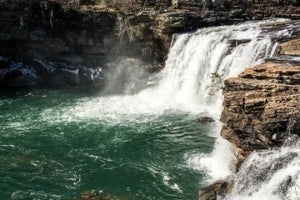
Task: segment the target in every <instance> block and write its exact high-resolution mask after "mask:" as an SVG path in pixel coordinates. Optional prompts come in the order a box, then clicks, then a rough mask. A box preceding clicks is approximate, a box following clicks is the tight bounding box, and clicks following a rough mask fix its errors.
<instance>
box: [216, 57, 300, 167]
mask: <svg viewBox="0 0 300 200" xmlns="http://www.w3.org/2000/svg"><path fill="white" fill-rule="evenodd" d="M299 100H300V64H295V63H293V64H291V63H282V62H281V63H276V62H266V63H264V64H261V65H258V66H255V67H253V68H249V69H246V70H245V71H244V72H243V73H241V74H240V75H239V77H237V78H230V79H228V80H226V81H225V89H224V110H223V112H222V115H221V121H222V122H223V123H224V124H225V125H224V127H223V129H222V132H221V135H222V136H223V137H224V138H225V139H227V140H229V141H230V142H231V143H232V144H233V146H234V148H235V149H236V151H237V153H238V160H239V163H241V162H242V161H243V160H244V159H245V158H246V157H247V156H248V155H249V154H250V153H251V152H252V151H253V150H256V149H267V148H270V147H273V146H276V145H280V144H281V143H282V142H283V140H284V138H285V136H286V134H288V133H291V134H299V132H300V121H299V120H300V104H299Z"/></svg>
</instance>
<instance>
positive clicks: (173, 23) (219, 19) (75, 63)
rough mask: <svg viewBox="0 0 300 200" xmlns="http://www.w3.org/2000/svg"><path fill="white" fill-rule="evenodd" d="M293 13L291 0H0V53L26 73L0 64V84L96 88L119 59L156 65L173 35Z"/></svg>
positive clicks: (297, 16) (296, 15) (156, 67)
mask: <svg viewBox="0 0 300 200" xmlns="http://www.w3.org/2000/svg"><path fill="white" fill-rule="evenodd" d="M299 13H300V8H299V2H298V1H288V0H284V1H280V2H279V1H273V0H265V1H247V2H245V1H237V0H235V1H232V0H224V1H210V0H203V1H200V0H193V1H186V0H147V1H144V0H127V1H125V0H118V1H106V0H68V1H61V0H45V1H38V0H29V1H28V0H27V1H25V0H17V1H8V0H1V1H0V27H1V28H0V30H1V32H0V55H1V56H3V57H5V58H6V59H8V60H9V62H10V63H11V62H21V63H23V64H22V66H23V67H20V66H19V68H18V69H23V68H24V69H25V70H27V71H28V70H29V71H32V72H34V73H32V75H33V76H31V77H28V73H27V74H26V73H25V74H24V73H23V72H22V70H21V71H20V70H16V68H14V67H13V66H15V65H14V64H7V62H6V64H5V62H4V64H3V65H1V66H0V67H1V68H2V69H3V71H6V73H2V75H1V76H2V78H1V79H0V83H1V86H2V87H22V86H40V85H44V86H47V85H49V84H50V85H59V86H64V85H80V84H86V83H89V84H94V83H97V84H100V85H101V83H102V78H101V77H100V76H98V75H97V74H99V71H100V70H103V69H104V70H103V71H105V69H106V68H109V66H111V65H108V64H107V63H109V62H111V61H115V60H117V59H119V58H120V57H125V58H128V57H130V58H135V59H139V60H141V61H142V63H145V65H143V64H142V65H143V66H147V67H146V68H147V70H149V71H156V70H159V69H161V67H162V66H163V62H164V60H165V59H166V56H167V52H168V49H169V47H170V44H171V40H172V35H173V34H174V33H180V32H186V31H193V30H195V29H196V28H199V27H204V26H212V25H220V24H232V23H236V22H240V21H245V20H253V19H266V18H270V17H287V18H292V19H300V14H299ZM41 63H42V64H41ZM53 63H54V64H53ZM8 66H10V67H8ZM143 66H141V67H142V68H145V67H143ZM49 69H53V70H52V71H51V70H50V71H49ZM76 70H77V71H78V72H80V73H77V71H76ZM23 71H24V70H23ZM54 72H55V73H54ZM65 72H66V73H65ZM70 72H72V73H70ZM104 75H105V73H104ZM20 76H21V77H20ZM57 76H59V77H60V78H58V80H59V81H58V82H56V77H57ZM91 77H93V78H91ZM95 77H97V78H95ZM16 80H18V81H17V82H16V83H14V84H11V83H12V82H14V81H16ZM26 80H31V81H30V83H29V82H27V81H26ZM49 80H50V82H49ZM51 80H53V81H54V82H53V81H52V82H51ZM74 80H76V81H74Z"/></svg>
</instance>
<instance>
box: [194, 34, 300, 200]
mask: <svg viewBox="0 0 300 200" xmlns="http://www.w3.org/2000/svg"><path fill="white" fill-rule="evenodd" d="M299 48H300V40H299V38H298V39H297V38H296V39H292V40H290V41H285V42H282V43H281V44H280V45H279V53H280V54H281V55H280V56H279V59H278V60H272V61H271V60H270V61H267V62H265V63H263V64H260V65H257V66H254V67H252V68H248V69H246V70H245V71H244V72H242V73H241V74H240V75H239V76H238V77H236V78H229V79H228V80H226V81H225V85H224V90H223V94H224V102H223V105H224V109H223V112H222V115H221V121H222V122H223V123H224V126H223V129H222V131H221V135H222V137H223V138H225V139H226V140H228V141H229V142H231V144H232V146H233V147H234V149H235V151H236V153H237V159H238V163H237V169H239V166H240V165H241V164H242V162H243V161H244V160H245V159H246V158H247V157H248V156H249V155H250V154H251V152H253V151H255V150H260V149H270V148H273V147H279V146H281V145H283V144H284V142H285V141H286V140H287V139H288V140H289V138H293V137H291V136H295V137H298V136H299V134H300V103H299V102H300V62H299V61H297V60H299V57H298V59H290V58H293V57H291V56H299ZM294 58H296V57H294ZM266 166H268V165H266ZM276 169H277V168H276ZM268 170H269V169H268ZM257 177H259V178H261V175H259V174H258V176H257ZM254 182H255V181H254ZM230 184H231V183H226V181H224V182H217V183H215V184H212V185H210V186H208V187H206V188H203V189H202V190H201V191H200V197H199V199H201V200H210V199H217V196H223V197H224V196H225V195H226V194H224V192H225V193H226V192H227V193H230V190H226V185H230ZM233 184H234V183H233Z"/></svg>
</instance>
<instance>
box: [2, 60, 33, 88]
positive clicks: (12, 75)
mask: <svg viewBox="0 0 300 200" xmlns="http://www.w3.org/2000/svg"><path fill="white" fill-rule="evenodd" d="M36 84H37V76H36V71H35V70H34V69H33V68H32V67H30V66H27V65H24V64H23V63H21V62H15V61H11V60H9V59H6V58H3V57H0V87H8V88H24V87H33V86H35V85H36Z"/></svg>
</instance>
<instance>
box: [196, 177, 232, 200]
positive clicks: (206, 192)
mask: <svg viewBox="0 0 300 200" xmlns="http://www.w3.org/2000/svg"><path fill="white" fill-rule="evenodd" d="M232 187H233V185H232V183H229V182H226V181H218V182H215V183H213V184H212V185H209V186H207V187H205V188H202V189H201V190H200V192H199V200H217V199H220V198H224V197H225V196H226V194H228V193H230V191H231V189H232Z"/></svg>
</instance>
